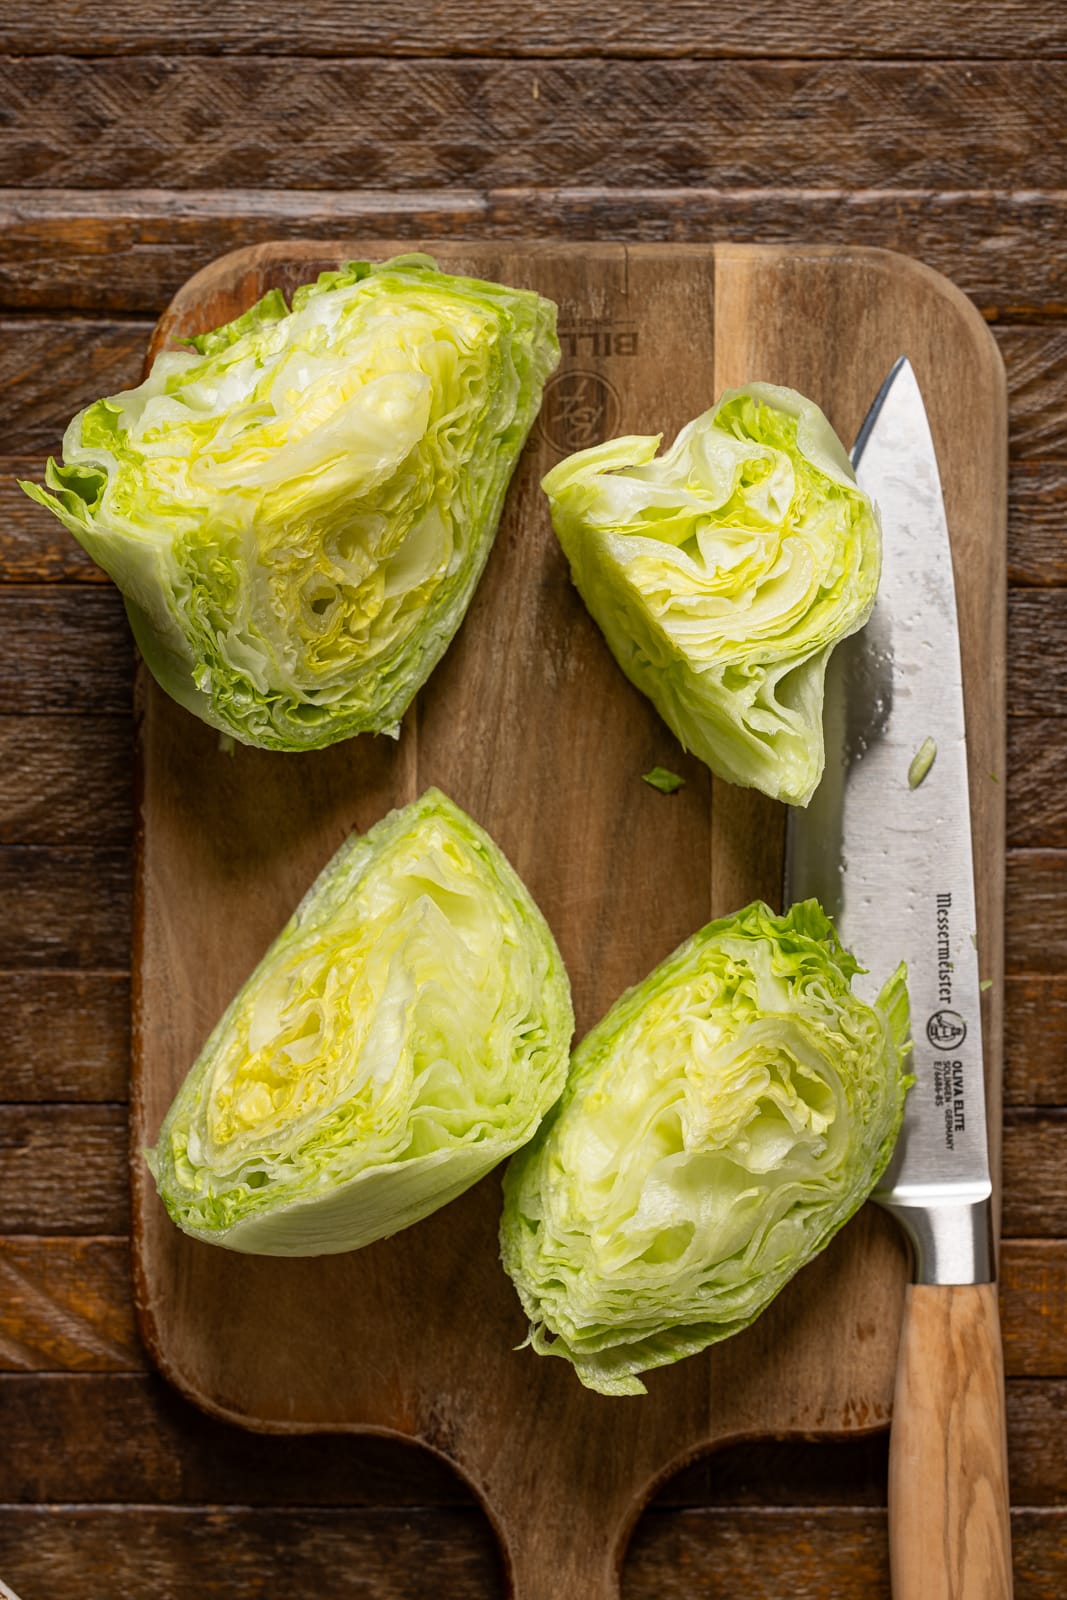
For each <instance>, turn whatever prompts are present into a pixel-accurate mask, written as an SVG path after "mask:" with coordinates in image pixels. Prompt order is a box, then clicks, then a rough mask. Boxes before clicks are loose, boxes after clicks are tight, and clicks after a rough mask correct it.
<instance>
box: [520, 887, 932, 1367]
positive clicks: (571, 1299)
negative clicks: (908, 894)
mask: <svg viewBox="0 0 1067 1600" xmlns="http://www.w3.org/2000/svg"><path fill="white" fill-rule="evenodd" d="M861 970H862V969H861V968H860V967H859V966H858V965H857V963H856V961H855V960H854V959H853V957H852V956H851V955H850V954H849V953H848V951H846V950H844V949H842V947H841V945H840V943H839V942H838V938H837V935H836V933H835V931H834V928H833V926H832V924H831V923H830V921H829V920H828V919H827V917H826V915H825V914H824V912H823V911H822V910H821V908H820V907H819V905H818V904H817V902H816V901H814V900H807V901H803V902H801V903H799V904H798V905H795V906H793V907H792V909H791V910H790V911H789V912H788V913H787V914H786V915H784V916H777V915H775V914H774V913H773V912H772V911H770V910H769V908H768V907H767V906H766V905H764V904H762V902H759V901H756V902H754V903H753V904H752V905H750V906H748V907H746V909H745V910H744V911H741V912H738V913H737V915H736V916H732V917H724V918H722V919H721V920H720V921H718V922H713V923H710V924H709V925H708V926H707V927H706V928H704V929H703V930H702V931H701V932H699V933H697V934H695V935H694V936H693V937H692V938H691V939H689V940H688V941H687V942H686V943H685V944H683V945H682V946H681V947H680V948H679V949H678V950H676V951H675V953H674V954H673V955H672V956H670V957H668V959H667V960H666V961H664V962H663V964H662V965H661V966H659V967H657V968H656V970H655V971H654V972H653V973H651V975H650V976H649V977H648V978H646V979H645V981H644V982H643V983H640V984H638V985H637V986H636V987H635V988H633V989H630V990H629V991H628V992H627V993H626V994H624V995H623V996H622V998H621V999H620V1000H618V1001H617V1002H616V1004H615V1005H614V1006H612V1008H611V1010H610V1011H609V1012H608V1013H607V1015H606V1016H605V1017H604V1018H603V1020H602V1021H601V1022H599V1023H598V1024H597V1026H596V1027H595V1028H594V1029H593V1030H592V1032H591V1033H589V1034H588V1035H587V1036H586V1038H585V1039H584V1040H583V1041H582V1043H581V1044H580V1045H579V1046H578V1048H577V1050H576V1051H575V1053H574V1056H573V1059H572V1063H571V1071H570V1077H569V1078H568V1081H567V1087H566V1090H565V1091H564V1094H563V1097H562V1099H561V1100H560V1102H559V1104H558V1105H557V1107H556V1108H555V1110H554V1111H553V1112H552V1114H551V1115H550V1116H549V1117H547V1118H546V1120H545V1122H544V1123H543V1124H542V1126H541V1130H540V1132H539V1134H538V1135H537V1137H536V1138H535V1139H534V1141H533V1142H532V1143H531V1144H529V1145H528V1146H527V1147H526V1148H525V1149H524V1150H522V1151H520V1152H519V1154H518V1155H516V1156H515V1157H514V1158H513V1159H512V1161H511V1163H510V1165H509V1167H508V1170H507V1173H506V1175H505V1179H504V1197H505V1198H504V1213H503V1218H502V1222H501V1234H500V1238H501V1254H502V1258H503V1262H504V1266H505V1267H506V1269H507V1271H508V1272H509V1273H510V1275H511V1277H512V1279H513V1280H514V1283H515V1286H516V1288H517V1290H518V1293H519V1298H520V1300H521V1301H522V1304H523V1308H524V1310H525V1311H526V1314H527V1316H528V1317H529V1319H530V1325H531V1326H530V1337H529V1342H530V1344H532V1346H533V1348H534V1349H535V1350H536V1351H537V1352H538V1353H539V1354H541V1355H554V1356H561V1357H563V1358H565V1359H566V1360H568V1361H570V1362H571V1363H572V1364H573V1366H574V1369H575V1371H576V1373H577V1375H578V1377H579V1378H580V1379H581V1381H582V1383H583V1384H585V1385H586V1387H587V1388H590V1389H595V1390H598V1391H599V1392H600V1393H601V1394H606V1395H633V1394H643V1393H644V1392H645V1389H644V1384H643V1383H642V1382H641V1379H640V1374H641V1373H643V1372H646V1371H648V1370H649V1369H650V1368H653V1367H660V1366H665V1365H668V1364H670V1363H672V1362H675V1361H678V1360H680V1359H681V1358H682V1357H683V1356H688V1355H693V1354H694V1353H696V1352H697V1351H699V1350H703V1349H705V1348H706V1347H707V1346H708V1345H711V1344H714V1343H716V1342H717V1341H718V1340H720V1339H725V1338H728V1337H729V1336H730V1335H731V1334H734V1333H738V1332H740V1330H741V1329H742V1328H746V1327H747V1326H748V1325H749V1323H751V1322H752V1321H753V1320H754V1319H755V1318H756V1317H757V1316H759V1314H760V1312H761V1311H763V1310H764V1309H765V1308H766V1307H767V1305H769V1303H770V1302H771V1300H773V1298H774V1296H775V1295H776V1294H777V1293H778V1291H779V1290H780V1289H781V1288H782V1287H783V1286H784V1285H785V1284H786V1283H787V1282H788V1281H789V1279H790V1278H791V1277H792V1276H793V1275H794V1273H796V1272H797V1271H798V1270H799V1269H800V1268H801V1267H803V1266H804V1265H805V1264H806V1263H807V1262H808V1261H810V1260H811V1259H812V1257H813V1256H814V1255H816V1254H817V1253H818V1252H819V1251H820V1250H822V1249H823V1248H824V1246H825V1245H827V1244H828V1243H829V1241H830V1240H831V1239H832V1238H833V1236H834V1234H835V1233H836V1232H837V1231H838V1229H839V1228H841V1227H842V1226H843V1225H844V1223H846V1222H847V1221H848V1219H849V1218H850V1217H851V1216H852V1215H853V1213H854V1212H855V1211H856V1210H857V1209H858V1208H859V1206H860V1205H861V1204H862V1203H863V1201H864V1200H865V1199H866V1198H867V1196H868V1195H869V1194H870V1192H871V1190H872V1188H873V1187H874V1185H875V1183H876V1182H877V1180H878V1178H879V1177H880V1175H881V1173H882V1172H883V1171H884V1169H885V1167H886V1165H887V1163H888V1161H889V1158H890V1155H891V1154H892V1150H893V1146H894V1144H895V1142H896V1138H897V1134H898V1132H899V1129H900V1124H901V1119H902V1117H903V1112H904V1098H905V1095H906V1092H907V1089H908V1087H909V1085H910V1083H911V1081H912V1080H911V1078H910V1077H909V1076H908V1075H907V1074H906V1071H905V1063H906V1058H907V1054H908V1051H909V1049H910V1044H909V1041H908V995H907V987H906V983H905V973H904V968H903V967H900V968H898V969H897V971H896V972H895V973H894V974H893V975H892V977H890V978H889V980H888V981H887V982H886V984H885V985H884V987H883V988H882V990H881V993H880V995H879V996H878V999H877V1001H876V1002H875V1004H874V1005H873V1006H872V1005H867V1004H866V1003H865V1002H864V1001H863V1000H861V999H860V998H859V997H858V996H857V995H855V994H853V993H852V988H851V983H852V979H853V977H854V976H855V974H856V973H857V972H859V971H861Z"/></svg>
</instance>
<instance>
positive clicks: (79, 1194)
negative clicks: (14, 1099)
mask: <svg viewBox="0 0 1067 1600" xmlns="http://www.w3.org/2000/svg"><path fill="white" fill-rule="evenodd" d="M0 1154H2V1156H3V1160H2V1162H0V1217H3V1219H4V1227H5V1229H6V1230H7V1231H9V1232H10V1233H32V1234H41V1233H63V1234H99V1233H125V1232H127V1230H128V1227H129V1206H128V1196H127V1185H128V1179H127V1159H126V1111H125V1108H124V1107H123V1106H63V1105H53V1106H49V1107H47V1109H44V1108H42V1107H39V1106H18V1105H8V1106H5V1105H0Z"/></svg>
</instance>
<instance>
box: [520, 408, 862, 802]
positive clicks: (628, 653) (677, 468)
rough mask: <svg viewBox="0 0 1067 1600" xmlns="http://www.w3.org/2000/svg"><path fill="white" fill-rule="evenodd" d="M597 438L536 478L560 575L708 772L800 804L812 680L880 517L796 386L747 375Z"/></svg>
mask: <svg viewBox="0 0 1067 1600" xmlns="http://www.w3.org/2000/svg"><path fill="white" fill-rule="evenodd" d="M659 444H660V437H659V436H658V435H657V436H653V437H645V436H635V437H628V438H622V439H612V440H610V441H608V442H607V443H606V444H601V445H595V446H593V448H592V449H589V450H583V451H581V452H579V453H578V454H577V455H573V456H569V457H568V458H567V459H566V460H564V461H561V462H560V463H559V465H558V466H556V467H553V469H552V471H551V472H549V473H548V474H547V476H546V477H545V478H544V479H543V487H544V489H545V492H546V493H547V495H548V497H549V501H550V503H551V509H552V522H553V526H554V527H555V530H556V534H557V536H558V538H559V541H560V544H561V545H562V547H563V550H564V552H565V554H566V556H567V559H568V560H569V562H570V566H571V572H572V575H573V578H574V582H575V584H576V585H577V588H578V590H579V592H580V593H581V595H582V598H583V599H584V601H585V603H586V605H587V606H588V608H589V611H590V612H591V614H592V616H593V617H594V619H595V620H596V622H597V624H598V626H599V627H600V629H601V631H602V632H603V634H604V637H605V638H606V640H607V642H608V644H609V646H610V648H611V651H612V653H613V655H614V656H615V659H616V660H617V661H618V663H619V665H620V667H621V668H622V670H623V671H624V672H625V673H626V675H627V677H628V678H629V679H630V680H631V682H633V683H634V684H635V685H636V686H637V688H639V689H640V690H642V692H643V693H644V694H647V695H648V697H649V699H650V700H651V701H652V702H653V704H654V705H655V706H656V708H657V710H658V711H659V713H660V715H661V716H662V717H663V719H664V721H665V722H666V723H667V724H668V726H669V727H670V728H671V729H672V730H673V732H674V733H675V734H676V735H677V737H678V738H679V739H680V740H681V742H682V744H683V745H684V747H685V748H686V749H687V750H692V751H693V752H694V753H695V754H696V755H698V756H699V757H700V759H701V760H702V761H704V762H706V763H707V765H708V766H709V767H711V769H712V770H713V771H714V772H716V773H718V774H719V776H720V777H723V778H726V779H728V780H729V781H730V782H731V783H737V784H742V785H745V786H747V787H751V788H756V789H761V790H763V792H764V793H765V794H768V795H771V796H772V797H774V798H776V799H781V800H785V801H788V802H789V803H791V804H793V805H806V804H807V802H808V801H809V800H810V798H811V796H812V794H813V793H814V792H815V789H816V786H817V785H818V782H819V779H820V777H821V775H822V769H823V735H822V703H823V680H824V677H825V672H826V663H827V661H828V659H829V655H830V651H831V649H832V648H833V646H834V644H835V643H837V641H838V640H840V639H843V638H844V637H845V636H846V635H848V634H850V633H854V632H855V631H856V630H857V629H858V628H860V627H862V625H863V623H864V622H865V621H866V620H867V617H868V615H869V614H870V611H871V607H872V606H873V604H874V598H875V592H876V590H877V587H878V579H879V575H880V571H881V541H880V532H879V526H878V519H877V516H876V514H875V511H874V508H873V507H872V505H871V502H870V501H869V500H868V499H867V497H866V495H864V494H863V492H862V490H860V489H859V487H858V486H857V484H856V480H855V475H854V474H853V471H852V467H851V465H850V463H849V460H848V456H847V455H846V454H845V451H844V449H843V448H842V446H841V444H840V442H839V440H838V438H837V435H836V434H835V433H834V431H833V429H832V428H831V427H830V424H829V423H828V422H827V420H826V418H825V417H824V416H823V414H822V412H821V411H820V410H819V408H818V406H816V405H814V404H813V403H812V402H811V401H810V400H806V399H804V397H803V396H802V395H799V394H797V393H796V392H795V390H792V389H783V388H779V387H777V386H775V385H773V384H767V383H752V384H749V385H747V387H745V388H743V389H729V390H727V391H726V392H725V394H724V395H723V397H722V399H721V400H720V401H719V403H718V405H717V406H715V407H713V409H712V410H710V411H707V412H705V413H704V415H703V416H700V417H697V418H696V419H695V421H693V422H690V423H689V424H688V426H687V427H685V428H683V429H682V431H681V433H680V434H679V435H678V437H677V439H676V440H675V442H674V444H673V445H672V446H671V448H670V449H669V450H668V451H666V452H665V454H663V455H662V456H657V454H656V452H657V449H658V448H659Z"/></svg>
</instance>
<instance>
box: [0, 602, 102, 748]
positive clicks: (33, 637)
mask: <svg viewBox="0 0 1067 1600" xmlns="http://www.w3.org/2000/svg"><path fill="white" fill-rule="evenodd" d="M133 664H134V647H133V643H132V640H131V637H130V631H129V628H128V626H127V623H126V613H125V611H124V610H123V606H122V598H121V596H120V595H119V593H118V591H117V590H116V589H114V588H112V587H111V586H110V585H108V586H107V587H106V588H93V587H86V586H84V585H79V586H78V587H77V588H69V589H68V588H59V587H58V586H53V587H51V588H42V589H31V588H29V587H28V586H26V587H14V586H13V587H10V588H0V683H2V684H3V685H4V701H3V709H4V711H5V712H6V713H8V714H9V715H10V714H12V713H17V714H18V715H19V716H23V717H25V716H59V717H64V718H69V716H70V715H71V714H76V715H81V714H96V715H105V716H125V717H127V718H128V717H129V715H130V710H131V705H132V691H133Z"/></svg>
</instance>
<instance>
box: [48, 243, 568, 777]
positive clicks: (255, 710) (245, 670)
mask: <svg viewBox="0 0 1067 1600" xmlns="http://www.w3.org/2000/svg"><path fill="white" fill-rule="evenodd" d="M192 345H193V348H192V349H186V350H173V351H166V352H164V353H163V354H162V355H160V356H159V357H158V358H157V360H156V361H155V363H154V365H153V367H152V371H151V373H150V375H149V377H148V378H147V379H146V380H145V382H144V383H142V384H140V385H139V387H138V388H136V389H130V390H127V391H125V392H124V393H122V394H117V395H112V396H111V397H110V398H108V399H105V400H98V401H97V402H96V403H95V404H94V405H91V406H89V407H88V408H87V409H86V410H85V411H82V412H80V413H79V414H78V416H76V417H75V418H74V420H73V422H72V423H71V424H70V427H69V428H68V429H67V432H66V435H65V437H64V440H63V461H62V464H57V463H56V462H55V461H50V462H49V463H48V470H47V473H46V481H45V486H44V487H40V486H38V485H36V484H30V483H24V484H23V485H22V487H23V488H24V489H25V490H26V492H27V493H28V494H29V495H31V496H32V498H33V499H35V500H38V501H40V503H41V504H42V505H45V506H48V507H49V509H50V510H52V511H54V512H55V514H56V516H58V517H59V518H60V520H61V521H62V522H63V523H64V524H65V525H66V526H67V528H69V529H70V531H71V533H73V535H74V537H75V538H76V539H77V540H78V541H79V543H81V544H82V545H83V546H84V547H85V549H86V550H87V551H88V552H89V554H90V555H91V556H92V557H93V559H94V560H95V561H97V562H98V563H99V564H100V566H102V567H103V568H104V569H105V571H106V572H108V573H109V574H110V575H111V577H112V578H113V579H114V580H115V582H116V583H117V584H118V586H119V588H120V589H121V590H122V592H123V595H124V597H125V600H126V607H127V611H128V613H129V617H130V621H131V624H132V626H133V631H134V633H135V635H136V638H137V642H138V644H139V645H140V648H141V651H142V654H143V655H144V658H145V660H146V662H147V663H148V665H149V667H150V668H151V670H152V672H153V673H154V674H155V676H156V678H157V679H158V680H159V682H160V683H161V685H162V686H163V688H164V689H166V690H167V692H168V693H169V694H171V695H173V697H174V698H175V699H176V700H178V701H180V703H181V704H182V705H184V706H186V707H187V708H188V709H189V710H191V711H194V712H195V713H196V714H197V715H198V716H200V717H202V718H203V719H204V721H205V722H208V723H210V724H211V725H212V726H213V727H216V728H218V729H220V730H221V731H222V732H223V733H226V734H229V735H231V736H232V737H233V738H235V739H237V740H240V741H241V742H242V743H244V744H252V745H259V746H262V747H265V748H269V749H274V750H304V749H314V748H317V747H319V746H322V745H328V744H333V743H334V742H335V741H336V740H338V739H346V738H349V737H350V736H351V735H353V734H357V733H363V732H367V731H374V732H381V731H395V729H396V726H397V724H398V723H399V720H400V718H401V716H402V714H403V712H404V710H405V708H406V707H407V705H408V704H409V702H410V700H411V698H412V696H413V695H414V693H415V691H416V690H417V689H418V688H419V687H420V686H421V685H422V684H423V683H424V682H425V681H426V679H427V678H428V676H429V674H430V672H431V671H432V670H433V668H434V666H435V665H436V663H437V661H438V660H439V658H440V657H441V655H442V654H443V653H444V650H445V649H446V647H447V645H448V643H449V641H450V640H451V638H452V636H453V634H454V633H455V632H456V630H457V628H458V627H459V625H460V623H461V621H462V620H463V616H464V613H465V611H466V609H467V606H468V604H469V602H470V599H471V596H472V594H473V593H474V589H475V586H476V584H477V582H478V579H479V577H480V575H481V572H482V568H483V567H484V565H485V561H486V557H487V556H488V554H489V549H490V546H491V544H492V541H493V536H494V534H495V532H496V527H497V523H498V521H499V518H500V513H501V509H502V506H503V502H504V495H505V492H506V490H507V485H508V480H509V479H510V477H511V473H512V470H513V469H514V467H515V464H516V462H517V460H518V457H519V453H520V451H521V449H522V445H523V442H524V440H525V438H526V435H527V433H528V432H529V429H530V426H531V424H532V423H533V420H534V418H535V417H536V415H537V411H538V409H539V407H540V404H541V390H542V387H543V384H544V381H545V378H546V376H547V375H548V374H549V373H550V372H551V371H552V370H553V368H554V367H555V365H556V363H557V361H558V357H559V350H558V345H557V342H556V335H555V306H554V305H552V303H551V302H550V301H547V300H544V299H542V298H541V297H540V296H539V295H536V294H533V293H531V292H528V291H524V290H517V289H509V288H505V287H503V286H502V285H500V284H495V283H483V282H478V281H476V280H474V279H471V278H462V277H453V276H450V275H448V274H446V273H442V272H438V271H437V270H436V269H435V267H434V263H433V262H432V261H431V260H429V258H428V257H425V256H409V257H397V258H396V259H395V260H393V261H389V262H386V263H385V264H384V265H382V266H371V265H370V264H369V263H367V262H365V261H356V262H350V263H349V264H348V265H347V266H344V267H342V268H341V269H340V270H339V271H336V272H324V273H322V274H321V276H320V277H319V278H318V280H317V282H315V283H310V284H306V285H304V286H303V287H302V288H300V289H298V290H297V291H296V293H295V294H294V296H293V302H292V309H291V310H290V309H289V308H288V307H287V306H286V303H285V300H284V298H283V296H282V294H281V292H280V291H279V290H277V289H274V290H272V291H271V292H270V293H269V294H267V295H265V296H264V297H263V299H262V300H260V301H259V302H258V304H256V305H254V306H253V307H252V309H251V310H250V311H247V312H245V314H244V315H243V316H241V317H238V318H237V320H236V321H235V322H231V323H229V324H228V325H227V326H226V327H222V328H217V329H216V330H215V331H214V332H212V333H206V334H202V335H201V336H200V337H199V338H197V339H194V340H193V341H192Z"/></svg>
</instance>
